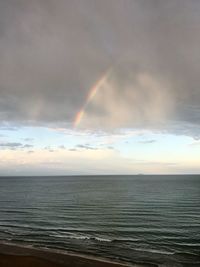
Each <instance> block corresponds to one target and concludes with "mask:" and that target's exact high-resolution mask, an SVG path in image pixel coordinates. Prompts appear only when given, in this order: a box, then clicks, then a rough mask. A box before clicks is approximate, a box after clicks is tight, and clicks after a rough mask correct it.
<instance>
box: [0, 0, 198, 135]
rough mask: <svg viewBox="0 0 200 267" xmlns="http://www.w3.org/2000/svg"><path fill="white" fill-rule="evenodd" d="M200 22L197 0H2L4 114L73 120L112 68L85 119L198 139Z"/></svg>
mask: <svg viewBox="0 0 200 267" xmlns="http://www.w3.org/2000/svg"><path fill="white" fill-rule="evenodd" d="M199 24H200V3H199V1H196V0H191V1H188V0H167V1H157V0H149V1H145V0H127V1H120V0H118V1H117V0H102V1H93V0H83V1H80V0H74V1H53V0H49V1H39V0H34V1H33V0H30V1H25V0H16V1H12V0H7V1H1V2H0V44H1V45H0V57H1V62H0V121H1V122H10V123H18V124H30V125H38V124H44V123H46V124H49V123H50V124H53V125H59V124H62V125H66V126H67V127H70V126H71V123H72V121H73V120H74V117H75V115H76V113H77V111H78V110H80V108H81V107H82V106H83V104H84V102H85V99H86V97H87V94H88V89H89V88H91V86H92V85H93V84H94V83H95V82H96V81H97V80H98V79H99V78H100V77H101V76H102V74H103V73H105V71H106V70H107V69H108V68H109V67H112V74H111V75H110V77H109V78H108V80H107V83H108V86H107V87H105V88H104V90H102V92H99V93H98V94H97V95H96V98H95V99H94V101H92V102H91V103H90V105H88V107H87V109H86V114H85V121H84V122H85V124H83V127H84V126H85V127H88V128H89V127H94V128H95V129H98V130H99V128H100V129H105V128H109V126H110V127H111V128H120V127H139V128H141V127H142V128H149V129H161V130H168V131H170V132H175V133H177V134H188V135H192V136H194V137H196V138H199V136H200V126H199V125H200V104H199V103H200V89H199V84H200V75H199V69H200V53H199V43H200V34H199ZM103 92H104V93H103ZM171 125H173V126H171ZM174 125H175V126H174ZM188 125H190V128H189V130H188ZM193 129H194V130H193Z"/></svg>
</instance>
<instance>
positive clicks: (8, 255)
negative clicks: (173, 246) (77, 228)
mask: <svg viewBox="0 0 200 267" xmlns="http://www.w3.org/2000/svg"><path fill="white" fill-rule="evenodd" d="M0 266H1V267H11V266H12V267H62V266H63V267H64V266H67V267H86V266H87V267H128V266H132V267H156V266H157V265H155V264H139V263H135V264H134V263H133V264H123V263H118V262H113V261H109V260H106V259H101V258H97V257H92V256H87V255H81V254H75V253H74V254H73V253H68V252H63V251H62V252H61V251H58V250H54V249H45V248H40V249H39V248H31V247H25V246H21V245H20V246H19V245H16V244H6V243H2V244H0Z"/></svg>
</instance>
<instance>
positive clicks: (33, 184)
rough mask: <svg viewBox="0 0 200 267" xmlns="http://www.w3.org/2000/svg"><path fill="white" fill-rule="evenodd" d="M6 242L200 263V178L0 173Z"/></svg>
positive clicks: (0, 217)
mask: <svg viewBox="0 0 200 267" xmlns="http://www.w3.org/2000/svg"><path fill="white" fill-rule="evenodd" d="M0 242H8V243H14V244H20V245H24V246H32V247H37V248H38V247H42V248H47V249H52V248H53V249H57V250H59V251H68V252H78V253H79V254H80V253H81V254H86V255H93V256H98V257H102V258H107V259H111V260H115V261H119V262H126V263H144V264H145V263H151V264H155V266H162V267H166V266H167V267H186V266H187V267H197V266H198V267H199V266H200V175H168V176H167V175H129V176H126V175H112V176H111V175H109V176H106V175H104V176H58V177H56V176H51V177H0Z"/></svg>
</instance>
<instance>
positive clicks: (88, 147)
mask: <svg viewBox="0 0 200 267" xmlns="http://www.w3.org/2000/svg"><path fill="white" fill-rule="evenodd" d="M76 148H78V149H79V148H81V149H86V150H98V149H99V148H97V147H93V146H90V145H89V144H84V145H82V144H80V145H77V146H76Z"/></svg>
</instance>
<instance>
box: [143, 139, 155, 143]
mask: <svg viewBox="0 0 200 267" xmlns="http://www.w3.org/2000/svg"><path fill="white" fill-rule="evenodd" d="M155 142H156V140H153V139H152V140H143V141H140V142H139V143H140V144H152V143H155Z"/></svg>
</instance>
